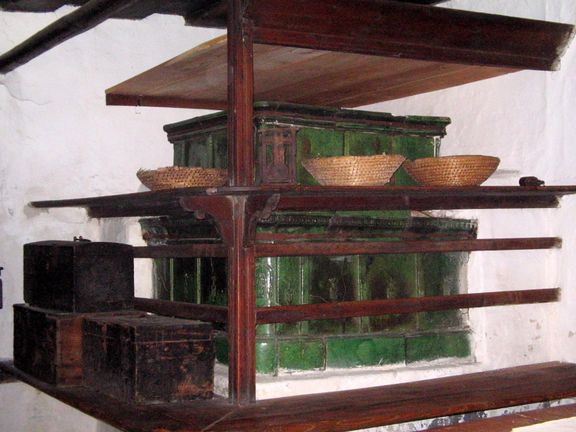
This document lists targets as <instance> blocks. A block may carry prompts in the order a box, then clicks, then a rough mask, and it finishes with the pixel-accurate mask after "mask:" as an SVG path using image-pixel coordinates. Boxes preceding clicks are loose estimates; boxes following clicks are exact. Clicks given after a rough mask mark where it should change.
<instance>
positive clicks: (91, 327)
mask: <svg viewBox="0 0 576 432" xmlns="http://www.w3.org/2000/svg"><path fill="white" fill-rule="evenodd" d="M84 331H85V332H86V333H88V334H92V335H96V336H101V337H109V336H112V335H122V336H123V337H128V338H129V339H130V340H131V341H133V342H135V343H144V342H146V343H149V342H159V343H160V342H180V341H189V340H196V339H211V337H212V324H210V323H207V322H202V321H195V320H185V319H180V318H173V317H166V316H160V315H144V316H111V317H95V318H89V319H86V320H85V323H84Z"/></svg>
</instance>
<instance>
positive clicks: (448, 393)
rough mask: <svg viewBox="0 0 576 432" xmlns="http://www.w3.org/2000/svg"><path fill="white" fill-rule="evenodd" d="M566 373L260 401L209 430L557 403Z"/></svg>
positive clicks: (480, 376) (335, 426)
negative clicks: (541, 400)
mask: <svg viewBox="0 0 576 432" xmlns="http://www.w3.org/2000/svg"><path fill="white" fill-rule="evenodd" d="M556 368H558V369H556ZM568 369H570V367H567V368H566V369H564V366H563V365H562V364H554V363H553V364H548V365H546V364H544V365H536V366H526V367H519V368H511V369H503V370H499V371H493V372H484V373H477V374H468V375H460V376H453V377H449V378H443V379H440V380H425V381H418V382H413V383H409V384H397V385H390V386H384V387H373V388H367V389H362V390H349V391H342V392H334V393H325V394H322V395H307V396H298V397H292V398H280V399H273V400H267V401H266V400H265V401H259V402H258V403H257V404H255V405H254V406H248V407H245V409H243V410H241V411H237V412H235V413H234V414H232V415H231V416H230V417H228V418H227V419H226V420H223V421H222V422H219V423H218V424H217V425H215V426H214V427H213V428H212V430H213V431H214V432H223V431H229V430H241V429H242V428H244V429H246V430H250V428H252V430H283V431H315V432H321V431H325V432H338V431H345V430H353V429H354V430H355V429H363V428H368V427H374V426H377V425H388V424H395V423H401V422H404V421H411V420H418V419H423V418H433V417H437V416H441V415H450V414H457V413H463V412H471V411H479V410H486V409H493V408H497V407H499V406H512V405H520V404H525V403H533V402H537V401H538V397H536V396H535V393H540V394H541V395H542V394H546V395H547V398H548V399H560V398H563V397H569V396H567V395H570V394H574V393H575V392H576V389H575V388H574V386H573V382H574V379H575V378H576V374H574V375H573V373H574V371H572V372H568ZM566 379H568V380H570V381H569V382H566V381H564V380H566ZM384 401H386V403H384ZM275 428H277V429H275Z"/></svg>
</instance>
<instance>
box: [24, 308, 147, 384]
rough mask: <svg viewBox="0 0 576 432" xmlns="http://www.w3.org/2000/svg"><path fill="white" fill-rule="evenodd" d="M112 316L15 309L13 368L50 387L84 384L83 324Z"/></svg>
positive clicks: (125, 312) (132, 312) (37, 309)
mask: <svg viewBox="0 0 576 432" xmlns="http://www.w3.org/2000/svg"><path fill="white" fill-rule="evenodd" d="M120 313H121V314H132V315H143V313H142V312H134V311H123V312H120ZM109 314H116V313H115V312H109V313H106V314H86V313H83V314H81V313H69V312H59V311H54V310H48V309H42V308H38V307H34V306H27V305H23V304H20V305H14V366H16V367H17V368H18V369H20V370H22V371H23V372H26V373H28V374H29V375H32V376H33V377H35V378H38V379H39V380H42V381H44V382H47V383H49V384H53V385H58V386H73V385H80V384H82V321H83V320H84V318H86V317H88V316H101V317H102V316H107V315H109Z"/></svg>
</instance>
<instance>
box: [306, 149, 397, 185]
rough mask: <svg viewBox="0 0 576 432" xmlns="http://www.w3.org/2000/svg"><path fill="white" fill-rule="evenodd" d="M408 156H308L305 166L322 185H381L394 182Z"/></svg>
mask: <svg viewBox="0 0 576 432" xmlns="http://www.w3.org/2000/svg"><path fill="white" fill-rule="evenodd" d="M404 160H405V158H404V156H400V155H374V156H333V157H324V158H314V159H304V160H302V165H303V166H304V168H306V170H307V171H308V172H309V173H310V174H312V177H314V179H316V181H317V182H318V183H320V184H321V185H322V186H381V185H385V184H386V183H389V182H390V178H391V177H392V174H394V173H395V172H396V170H397V169H398V168H400V165H402V162H404Z"/></svg>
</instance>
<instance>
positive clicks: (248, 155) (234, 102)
mask: <svg viewBox="0 0 576 432" xmlns="http://www.w3.org/2000/svg"><path fill="white" fill-rule="evenodd" d="M250 4H251V0H228V174H229V179H230V185H231V186H251V185H252V184H253V183H254V145H253V102H254V71H253V47H252V25H251V19H250V18H251V17H250V13H249V7H250ZM230 199H231V200H233V220H232V221H230V223H232V224H233V226H234V228H233V240H232V241H231V242H230V244H229V245H228V344H229V372H228V383H229V398H230V401H231V402H233V403H237V404H245V403H249V402H252V401H254V400H255V398H256V366H255V362H256V360H255V343H256V311H255V298H254V271H255V270H254V249H253V247H249V248H246V247H245V246H244V245H245V243H246V242H245V241H244V234H245V233H246V229H245V227H246V224H247V223H248V221H247V218H248V216H247V215H246V197H235V198H230Z"/></svg>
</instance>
